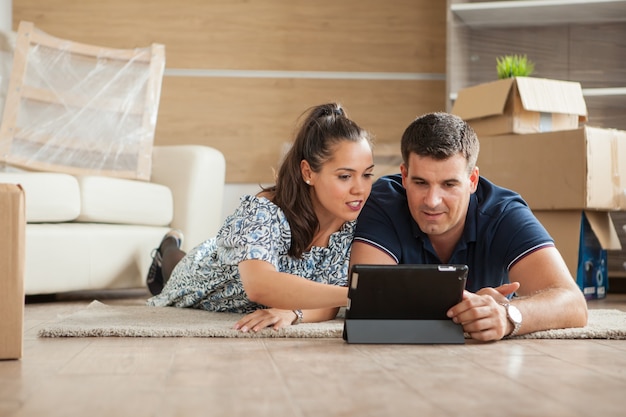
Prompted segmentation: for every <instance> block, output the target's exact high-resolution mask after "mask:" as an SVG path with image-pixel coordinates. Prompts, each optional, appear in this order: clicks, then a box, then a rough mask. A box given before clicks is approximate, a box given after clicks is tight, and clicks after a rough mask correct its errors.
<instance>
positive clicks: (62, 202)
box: [0, 172, 80, 223]
mask: <svg viewBox="0 0 626 417" xmlns="http://www.w3.org/2000/svg"><path fill="white" fill-rule="evenodd" d="M0 182H3V183H11V184H21V185H22V188H23V189H24V194H25V196H26V221H27V222H28V223H46V222H49V223H57V222H70V221H73V220H75V219H76V218H77V217H78V215H79V214H80V189H79V186H78V181H77V180H76V178H75V177H74V176H72V175H69V174H61V173H52V172H1V173H0Z"/></svg>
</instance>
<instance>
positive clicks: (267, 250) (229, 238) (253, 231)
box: [217, 196, 291, 267]
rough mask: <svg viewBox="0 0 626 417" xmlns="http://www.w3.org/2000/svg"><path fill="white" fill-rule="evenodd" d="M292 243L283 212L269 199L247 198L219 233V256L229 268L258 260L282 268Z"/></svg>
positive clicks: (243, 198)
mask: <svg viewBox="0 0 626 417" xmlns="http://www.w3.org/2000/svg"><path fill="white" fill-rule="evenodd" d="M290 244H291V229H290V227H289V223H288V222H287V218H286V217H285V215H284V213H283V212H282V210H281V209H280V208H279V207H278V206H276V205H275V204H274V203H272V202H271V201H269V200H268V199H266V198H258V197H255V196H244V197H242V198H241V202H240V205H239V207H238V208H237V209H236V210H235V212H234V213H233V214H232V215H230V216H228V218H227V219H226V221H225V222H224V225H223V226H222V228H221V229H220V231H219V232H218V234H217V249H218V250H217V256H218V260H219V262H221V263H223V264H226V265H236V264H238V263H239V262H241V261H244V260H250V259H256V260H261V261H266V262H269V263H271V264H272V265H274V266H275V267H278V265H279V257H280V255H281V254H284V253H287V251H288V250H289V246H290Z"/></svg>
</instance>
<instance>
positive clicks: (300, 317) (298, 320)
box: [291, 310, 304, 324]
mask: <svg viewBox="0 0 626 417" xmlns="http://www.w3.org/2000/svg"><path fill="white" fill-rule="evenodd" d="M293 312H294V314H295V315H296V318H295V320H294V321H292V322H291V324H300V323H302V320H303V319H304V315H303V314H302V310H293Z"/></svg>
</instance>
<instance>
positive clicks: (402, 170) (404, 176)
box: [400, 162, 409, 188]
mask: <svg viewBox="0 0 626 417" xmlns="http://www.w3.org/2000/svg"><path fill="white" fill-rule="evenodd" d="M400 174H401V175H402V186H403V187H404V188H406V184H405V181H406V179H407V177H408V176H409V169H408V168H407V166H406V165H404V162H402V163H401V164H400Z"/></svg>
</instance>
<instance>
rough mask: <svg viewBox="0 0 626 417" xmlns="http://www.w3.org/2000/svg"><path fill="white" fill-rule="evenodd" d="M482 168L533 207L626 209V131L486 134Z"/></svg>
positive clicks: (588, 129)
mask: <svg viewBox="0 0 626 417" xmlns="http://www.w3.org/2000/svg"><path fill="white" fill-rule="evenodd" d="M478 167H479V169H480V174H481V175H483V176H484V177H486V178H488V179H489V180H491V181H493V182H494V183H496V184H497V185H500V186H502V187H506V188H509V189H512V190H514V191H517V192H518V193H520V194H521V195H522V197H523V198H524V199H525V200H526V202H527V203H528V205H529V206H530V207H531V208H532V209H533V210H535V209H537V210H554V209H558V210H570V209H580V210H583V209H594V210H603V211H620V210H624V209H626V194H625V189H626V131H622V130H615V129H600V128H594V127H589V126H585V127H582V128H579V129H575V130H567V131H561V132H550V133H537V134H529V135H506V136H491V137H482V138H480V154H479V156H478Z"/></svg>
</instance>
